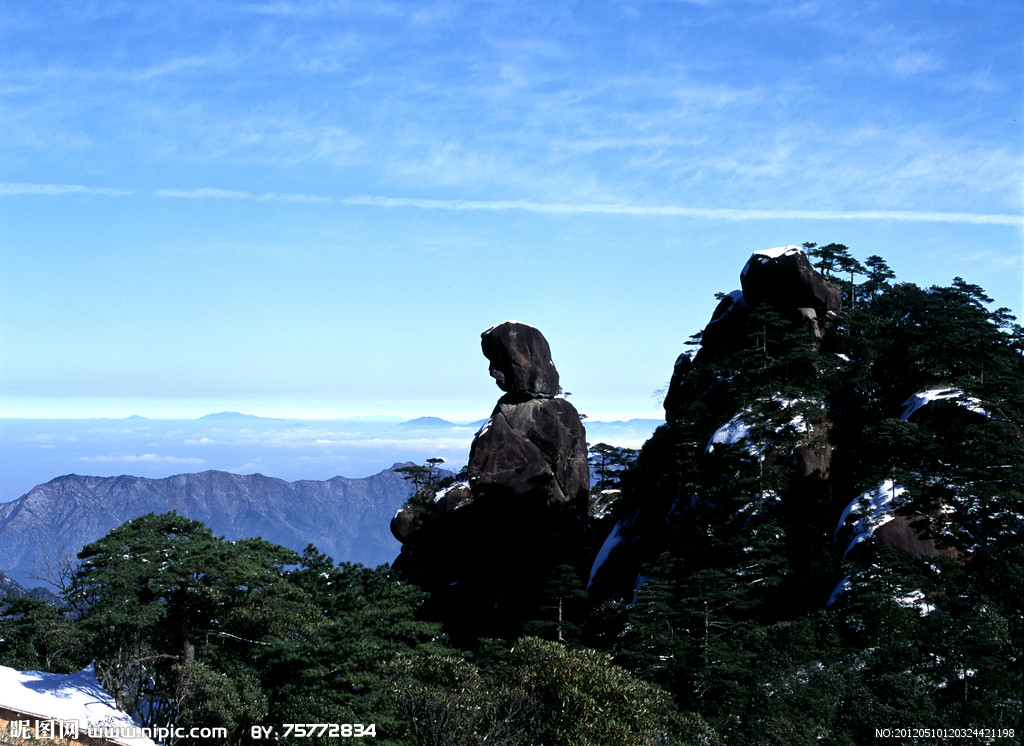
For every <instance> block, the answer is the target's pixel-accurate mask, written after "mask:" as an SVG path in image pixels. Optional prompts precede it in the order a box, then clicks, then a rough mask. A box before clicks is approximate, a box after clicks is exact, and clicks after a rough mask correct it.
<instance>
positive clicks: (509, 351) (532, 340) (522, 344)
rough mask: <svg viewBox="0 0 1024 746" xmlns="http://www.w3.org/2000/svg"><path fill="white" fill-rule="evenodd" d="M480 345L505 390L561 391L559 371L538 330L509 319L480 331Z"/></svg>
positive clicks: (541, 393) (550, 393)
mask: <svg viewBox="0 0 1024 746" xmlns="http://www.w3.org/2000/svg"><path fill="white" fill-rule="evenodd" d="M480 344H481V347H483V351H484V356H486V358H487V359H488V360H490V361H491V370H490V373H491V376H492V377H493V378H494V380H495V381H497V383H498V387H499V388H500V389H501V390H502V391H507V392H509V393H522V394H528V395H530V396H547V397H551V396H555V395H556V394H557V393H558V371H557V370H556V369H555V364H554V363H553V362H551V348H550V347H549V346H548V341H547V340H546V339H545V338H544V335H543V334H541V333H540V330H539V329H537V328H535V327H532V326H529V325H527V324H520V323H519V322H518V321H506V322H504V323H501V324H498V325H497V326H492V327H491V328H490V329H488V330H487V331H485V332H484V333H483V334H481V335H480Z"/></svg>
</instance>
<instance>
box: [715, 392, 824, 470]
mask: <svg viewBox="0 0 1024 746" xmlns="http://www.w3.org/2000/svg"><path fill="white" fill-rule="evenodd" d="M802 401H806V400H800V399H786V400H783V401H780V402H779V405H780V407H781V409H782V410H783V411H785V410H787V409H789V408H790V407H792V406H794V405H795V404H799V403H801V402H802ZM750 414H751V412H750V410H749V409H746V410H744V411H742V412H740V413H739V414H737V415H735V416H734V417H733V418H732V419H731V420H729V421H728V422H726V423H725V424H724V425H722V426H721V427H720V428H718V429H717V430H715V432H714V434H713V435H712V436H711V439H710V440H709V441H708V444H707V446H705V447H704V453H711V452H713V451H714V450H715V446H716V445H722V446H733V445H736V444H737V443H740V442H741V441H745V440H746V441H749V440H750V439H751V436H752V435H754V434H755V433H754V426H753V425H751V424H749V423H748V422H747V420H746V419H745V418H747V417H749V416H750ZM786 428H793V429H794V430H796V431H798V432H804V433H806V432H808V427H807V422H806V420H805V419H804V416H803V415H802V414H799V413H797V414H795V415H793V416H792V417H791V418H790V419H789V420H788V421H787V422H785V423H783V424H782V425H779V426H778V427H777V428H775V432H776V433H781V432H782V431H783V430H785V429H786ZM747 452H748V453H750V454H751V455H753V456H757V455H758V454H759V453H760V452H761V451H760V449H759V448H758V447H757V445H756V444H753V443H752V444H750V445H749V446H748V447H747Z"/></svg>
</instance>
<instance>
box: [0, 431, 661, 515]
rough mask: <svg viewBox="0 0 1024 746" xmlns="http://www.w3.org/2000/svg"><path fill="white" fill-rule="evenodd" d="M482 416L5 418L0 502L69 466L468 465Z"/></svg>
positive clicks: (283, 469) (323, 470)
mask: <svg viewBox="0 0 1024 746" xmlns="http://www.w3.org/2000/svg"><path fill="white" fill-rule="evenodd" d="M482 424H483V421H478V422H467V423H455V422H449V421H446V420H440V419H437V418H429V417H428V418H418V419H415V420H403V419H401V418H398V417H365V418H351V419H337V420H314V421H309V420H289V419H271V418H261V417H250V416H246V415H237V414H233V413H225V414H221V415H210V416H207V417H202V418H199V419H194V420H151V419H146V418H142V417H129V418H126V419H77V420H56V419H48V420H32V419H0V449H2V450H0V452H2V453H3V454H4V455H3V462H4V464H3V468H2V469H0V502H8V501H10V500H15V499H17V498H18V497H21V496H22V495H24V494H25V493H27V492H28V491H29V490H31V489H32V487H34V486H36V485H37V484H43V483H45V482H48V481H50V480H51V479H54V478H55V477H59V476H63V475H65V474H81V475H89V476H100V477H111V476H118V475H121V474H130V475H132V476H138V477H151V478H162V477H168V476H171V475H174V474H182V473H194V472H201V471H207V470H209V469H217V470H220V471H229V472H234V473H238V474H257V473H258V474H264V475H266V476H270V477H277V478H280V479H284V480H287V481H296V480H300V479H316V480H321V479H330V478H331V477H335V476H344V477H365V476H369V475H371V474H376V473H377V472H380V471H382V470H384V469H387V468H390V467H391V466H393V465H394V464H396V463H405V462H414V463H424V462H425V461H426V460H427V459H428V458H443V459H444V460H445V463H444V467H445V468H448V469H451V470H453V471H458V470H459V469H460V468H461V467H463V466H465V464H466V461H467V459H468V456H469V446H470V443H471V442H472V440H473V436H474V435H475V434H476V432H477V430H479V428H480V426H481V425H482ZM584 424H585V426H586V428H587V441H588V442H590V443H598V442H605V443H611V444H613V445H621V446H625V447H631V448H638V447H639V446H640V445H641V444H642V443H643V442H644V441H645V440H646V439H647V438H648V437H649V436H650V434H651V432H653V430H654V428H655V427H657V425H658V424H660V423H659V422H658V421H656V420H628V421H625V422H622V421H618V422H592V421H589V420H588V421H586V422H585V423H584Z"/></svg>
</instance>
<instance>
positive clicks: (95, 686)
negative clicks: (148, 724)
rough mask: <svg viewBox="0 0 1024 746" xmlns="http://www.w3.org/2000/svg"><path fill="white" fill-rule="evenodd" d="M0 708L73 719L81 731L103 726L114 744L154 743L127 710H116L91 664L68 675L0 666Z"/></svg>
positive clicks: (30, 715) (149, 745) (27, 714)
mask: <svg viewBox="0 0 1024 746" xmlns="http://www.w3.org/2000/svg"><path fill="white" fill-rule="evenodd" d="M0 707H2V708H4V709H7V710H11V711H13V712H15V713H18V714H20V715H24V716H25V718H26V719H32V720H56V721H60V722H69V721H75V722H77V723H78V728H79V730H80V731H81V732H82V733H83V734H85V733H87V732H88V731H89V730H90V729H93V730H98V729H102V730H103V731H104V732H105V733H109V734H110V735H106V736H105V738H106V740H108V741H111V742H114V743H121V744H127V745H129V746H156V744H155V742H154V741H153V740H152V739H151V738H149V737H148V736H146V735H144V734H143V733H142V731H141V729H140V728H139V727H138V724H137V723H136V722H135V721H134V720H132V719H131V717H130V716H129V715H128V714H127V713H125V712H122V711H121V710H119V709H117V707H116V706H115V705H114V698H113V697H112V696H110V694H108V693H107V691H106V690H105V689H104V688H103V687H102V686H100V683H99V682H98V681H97V680H96V672H95V670H94V669H93V665H92V664H91V663H90V664H89V665H88V666H86V667H85V668H83V669H82V670H81V671H79V672H78V673H71V674H60V673H45V672H43V671H18V670H16V669H13V668H8V667H7V666H0ZM114 733H117V734H119V735H114ZM122 734H123V735H122Z"/></svg>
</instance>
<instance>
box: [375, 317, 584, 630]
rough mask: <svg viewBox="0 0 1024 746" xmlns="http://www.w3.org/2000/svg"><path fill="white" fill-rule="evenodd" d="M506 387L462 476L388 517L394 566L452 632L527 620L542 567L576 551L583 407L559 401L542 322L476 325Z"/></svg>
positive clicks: (580, 520)
mask: <svg viewBox="0 0 1024 746" xmlns="http://www.w3.org/2000/svg"><path fill="white" fill-rule="evenodd" d="M481 346H482V348H483V352H484V355H485V356H486V357H487V359H488V360H489V361H490V373H491V375H492V376H493V377H494V379H495V381H496V382H497V384H498V386H499V388H501V389H502V391H504V392H505V394H504V395H503V396H502V397H501V398H500V399H499V400H498V403H497V405H496V406H495V408H494V411H493V412H492V413H491V417H490V419H488V421H487V423H486V424H485V425H484V426H483V427H482V428H481V429H480V431H479V432H478V433H477V435H476V438H475V439H474V440H473V444H472V446H471V448H470V457H469V464H468V467H467V472H468V476H469V479H468V482H463V483H460V484H456V485H454V486H452V487H450V488H448V489H447V490H445V491H444V492H442V493H440V494H439V495H438V496H437V498H436V500H435V501H434V502H433V504H431V505H426V506H424V505H411V504H410V505H407V506H406V507H405V508H403V509H402V510H401V511H399V513H398V515H396V516H395V519H394V520H393V521H392V524H391V529H392V532H393V533H394V535H395V537H396V538H398V540H399V541H400V542H402V553H401V555H400V556H399V557H398V559H397V560H396V561H395V568H396V569H397V570H398V571H399V572H400V573H401V574H402V575H403V576H404V577H405V578H406V579H409V580H412V581H414V582H416V583H417V584H419V585H420V586H421V587H423V588H425V589H426V590H428V591H429V592H430V593H431V600H430V602H429V603H430V608H429V609H428V613H429V614H433V615H434V616H437V617H438V618H443V619H445V620H448V622H449V632H450V633H451V634H453V635H456V636H458V635H460V634H465V635H470V634H472V635H481V634H502V633H506V632H508V631H509V630H513V629H514V628H515V626H516V625H517V624H519V623H521V622H522V621H524V620H525V619H528V618H529V615H530V613H531V611H532V608H533V606H534V605H535V603H536V602H537V601H538V599H536V598H534V596H535V595H536V593H537V592H538V590H539V589H541V588H542V587H543V585H544V581H545V580H546V575H548V574H550V572H551V570H552V568H553V567H555V566H556V565H557V564H559V563H560V562H565V561H569V560H571V559H572V558H574V557H575V553H576V551H577V547H578V545H579V542H580V541H581V540H582V532H583V525H584V520H585V517H586V506H587V496H588V493H589V488H590V475H589V470H588V467H587V446H586V432H585V430H584V428H583V423H582V421H581V419H580V415H579V412H577V411H576V408H575V407H574V406H573V405H572V404H570V403H569V402H568V401H567V400H566V399H563V398H558V393H559V390H560V389H559V383H558V371H557V370H556V368H555V366H554V363H553V362H552V361H551V350H550V347H549V346H548V342H547V340H546V339H545V338H544V335H543V334H541V333H540V331H539V330H537V329H536V328H534V327H532V326H528V325H526V324H521V323H518V322H514V321H506V322H504V323H502V324H499V325H497V326H494V327H491V328H490V329H488V330H486V331H485V332H483V334H482V335H481Z"/></svg>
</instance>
